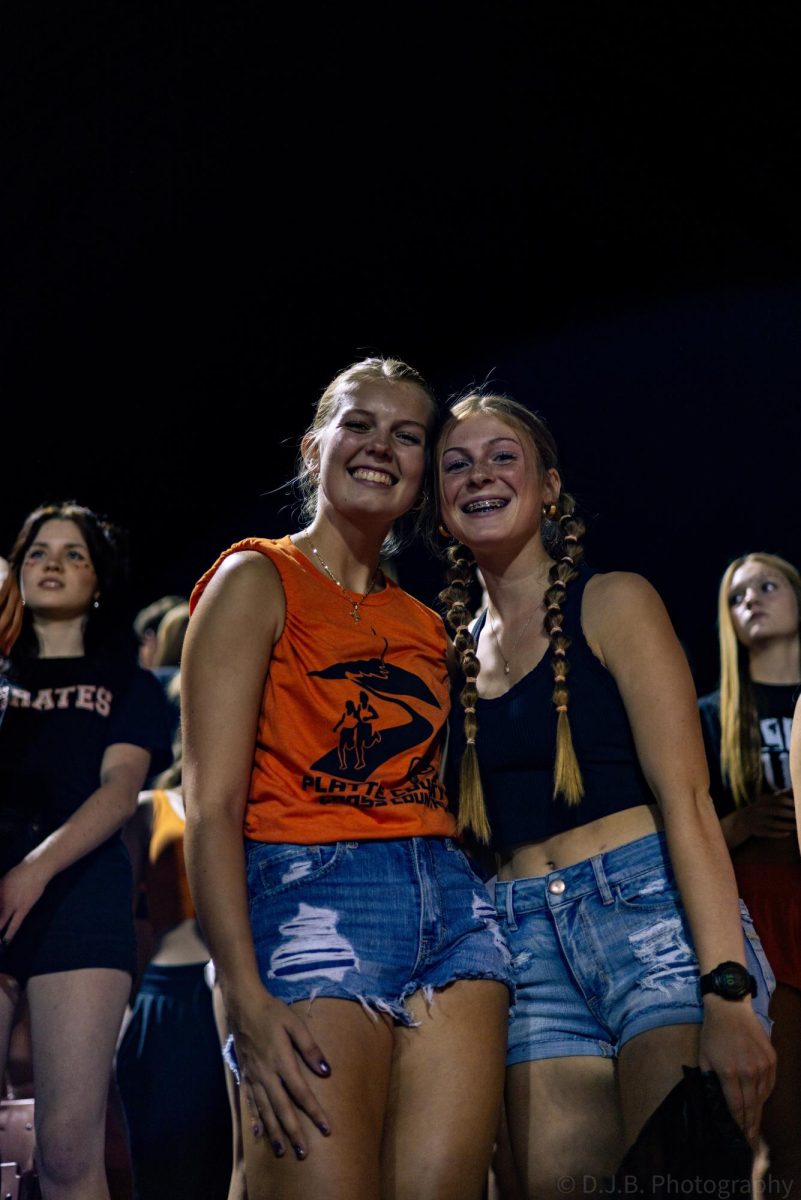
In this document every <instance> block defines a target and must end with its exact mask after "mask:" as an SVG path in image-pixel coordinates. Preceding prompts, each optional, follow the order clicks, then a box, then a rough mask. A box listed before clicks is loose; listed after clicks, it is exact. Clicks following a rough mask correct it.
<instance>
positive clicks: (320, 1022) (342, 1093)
mask: <svg viewBox="0 0 801 1200" xmlns="http://www.w3.org/2000/svg"><path fill="white" fill-rule="evenodd" d="M293 1007H294V1008H295V1009H296V1010H297V1011H298V1012H299V1013H300V1014H301V1015H302V1016H303V1018H304V1020H305V1021H306V1022H307V1023H308V1025H309V1029H310V1031H311V1034H312V1036H313V1037H314V1039H315V1041H316V1042H317V1044H318V1045H319V1046H322V1047H324V1049H325V1057H326V1059H327V1061H328V1062H329V1064H330V1066H331V1075H330V1077H329V1078H327V1079H319V1078H318V1077H317V1076H312V1075H311V1072H309V1076H310V1083H311V1086H312V1088H313V1090H314V1091H315V1093H316V1094H317V1095H318V1096H319V1097H320V1100H321V1102H322V1103H323V1105H324V1106H325V1109H326V1112H328V1113H329V1114H330V1117H331V1134H330V1136H329V1137H323V1136H322V1135H321V1133H320V1131H319V1129H317V1128H316V1127H315V1125H314V1124H313V1123H312V1122H311V1121H310V1120H309V1118H308V1117H306V1116H305V1114H303V1113H301V1114H300V1120H301V1123H302V1125H303V1131H304V1135H305V1141H306V1146H307V1147H308V1155H307V1157H306V1158H304V1159H303V1160H302V1161H300V1162H299V1161H298V1160H297V1159H296V1158H295V1156H294V1154H293V1153H292V1150H291V1147H287V1151H286V1153H285V1154H284V1156H283V1157H282V1158H276V1156H275V1154H274V1152H273V1148H272V1146H271V1144H270V1141H269V1139H268V1138H267V1137H266V1135H262V1136H260V1137H258V1138H257V1137H254V1135H253V1132H252V1125H253V1119H252V1117H251V1114H250V1112H249V1110H248V1106H247V1101H246V1098H245V1089H244V1088H240V1105H241V1111H242V1125H243V1140H244V1149H245V1177H246V1180H247V1194H248V1200H309V1198H310V1197H312V1196H313V1197H314V1200H355V1198H356V1197H358V1200H378V1197H379V1162H380V1149H381V1132H382V1129H383V1126H384V1115H385V1111H386V1106H387V1092H388V1088H389V1075H390V1066H391V1061H392V1049H393V1036H392V1026H391V1023H390V1021H389V1020H388V1019H387V1018H385V1017H383V1016H373V1015H371V1014H368V1013H366V1012H365V1010H364V1008H363V1007H362V1005H361V1004H360V1003H359V1002H358V1001H355V1000H340V999H330V998H329V999H326V998H320V999H318V1000H315V1001H313V1002H312V1003H310V1002H309V1001H308V1000H301V1001H299V1002H298V1003H297V1004H295V1005H293Z"/></svg>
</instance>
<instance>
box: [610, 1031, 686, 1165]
mask: <svg viewBox="0 0 801 1200" xmlns="http://www.w3.org/2000/svg"><path fill="white" fill-rule="evenodd" d="M700 1036H701V1026H700V1024H698V1025H664V1026H662V1027H661V1028H658V1029H649V1030H648V1031H647V1032H646V1033H641V1034H639V1035H638V1036H637V1037H633V1038H632V1039H631V1041H630V1042H627V1043H626V1044H625V1046H623V1048H622V1049H621V1051H620V1056H619V1059H618V1081H619V1086H620V1107H621V1110H622V1113H623V1132H624V1138H625V1143H626V1148H628V1147H629V1146H631V1145H632V1143H633V1142H634V1141H635V1140H636V1138H637V1134H638V1133H639V1132H640V1130H641V1129H642V1127H643V1125H644V1124H645V1122H646V1121H647V1120H648V1118H649V1117H650V1116H651V1114H652V1113H653V1112H655V1110H656V1109H657V1108H658V1107H659V1105H660V1104H661V1103H662V1101H663V1100H664V1098H665V1096H667V1094H668V1092H670V1091H671V1090H672V1089H673V1088H674V1087H675V1086H676V1084H677V1083H679V1082H680V1081H681V1078H682V1071H681V1068H682V1067H683V1066H684V1067H696V1066H697V1065H698V1043H699V1039H700Z"/></svg>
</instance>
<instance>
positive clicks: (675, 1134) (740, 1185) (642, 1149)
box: [614, 1067, 753, 1200]
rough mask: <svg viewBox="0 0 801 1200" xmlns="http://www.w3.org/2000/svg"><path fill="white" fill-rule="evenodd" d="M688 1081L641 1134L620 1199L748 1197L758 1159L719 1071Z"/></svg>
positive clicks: (620, 1172) (621, 1174)
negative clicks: (734, 1112)
mask: <svg viewBox="0 0 801 1200" xmlns="http://www.w3.org/2000/svg"><path fill="white" fill-rule="evenodd" d="M682 1070H683V1072H684V1078H683V1079H682V1081H681V1082H680V1083H677V1084H676V1086H675V1087H674V1088H673V1091H672V1092H669V1093H668V1095H667V1096H666V1097H665V1099H664V1100H663V1101H662V1103H661V1104H660V1105H659V1108H658V1109H657V1110H656V1112H654V1113H652V1114H651V1116H650V1117H649V1118H648V1120H647V1121H646V1123H645V1125H644V1126H643V1127H642V1129H641V1130H640V1133H639V1136H638V1137H637V1140H636V1142H635V1143H634V1145H633V1146H631V1147H630V1149H629V1150H628V1151H627V1153H626V1155H625V1157H624V1159H623V1161H622V1163H621V1164H620V1166H619V1167H618V1169H617V1172H616V1174H615V1192H614V1194H615V1195H616V1196H648V1197H653V1198H654V1200H663V1198H664V1200H667V1197H669V1196H717V1195H722V1196H745V1195H750V1190H749V1182H750V1179H751V1171H752V1167H753V1154H752V1151H751V1147H750V1146H749V1144H748V1142H747V1141H746V1138H745V1134H744V1133H743V1131H742V1130H741V1129H740V1127H739V1125H738V1124H737V1122H736V1121H735V1119H734V1117H733V1116H732V1115H731V1113H730V1111H729V1106H728V1105H727V1103H726V1101H725V1099H724V1096H723V1089H722V1088H721V1086H720V1081H719V1079H718V1077H717V1075H716V1074H715V1073H714V1071H708V1072H704V1071H701V1070H700V1068H699V1067H683V1068H682Z"/></svg>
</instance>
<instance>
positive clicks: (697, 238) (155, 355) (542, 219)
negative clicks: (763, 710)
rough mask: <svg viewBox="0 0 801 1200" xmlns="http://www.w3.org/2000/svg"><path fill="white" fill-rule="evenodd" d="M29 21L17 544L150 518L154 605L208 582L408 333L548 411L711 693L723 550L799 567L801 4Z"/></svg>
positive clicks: (29, 13)
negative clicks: (41, 534)
mask: <svg viewBox="0 0 801 1200" xmlns="http://www.w3.org/2000/svg"><path fill="white" fill-rule="evenodd" d="M21 13H22V15H21ZM4 22H5V28H4V29H3V30H2V46H3V50H2V54H3V57H4V60H5V61H4V63H3V79H4V80H5V84H4V90H5V99H4V105H3V107H4V111H5V118H4V121H3V126H4V129H3V135H4V145H3V162H4V171H3V182H2V195H1V197H0V198H1V199H2V205H3V214H4V215H3V222H2V224H3V239H4V242H5V246H4V251H3V260H4V265H3V271H2V274H3V293H4V303H3V310H4V311H3V321H2V343H3V344H2V349H3V357H4V363H5V366H4V369H3V376H4V380H5V384H4V387H3V394H4V398H3V400H2V419H1V422H0V429H2V434H3V456H2V457H3V476H4V480H5V486H4V488H3V496H4V500H3V505H2V510H1V511H0V544H2V546H3V547H4V548H7V547H8V545H9V543H10V541H11V539H12V537H13V534H14V532H15V530H16V528H17V527H18V525H19V524H20V522H21V520H22V518H23V516H24V515H25V513H26V512H27V511H28V510H29V509H30V508H31V507H33V506H34V505H35V504H37V503H39V502H41V501H43V500H49V499H55V498H63V497H65V496H75V497H77V498H78V499H80V500H81V501H82V502H84V503H88V504H90V505H92V506H93V507H97V508H100V509H101V510H103V511H106V512H108V513H110V514H111V515H112V516H113V517H114V518H115V519H116V520H118V521H120V522H122V523H123V524H125V525H127V526H128V527H129V528H130V530H131V533H132V541H133V550H134V560H135V566H136V575H135V586H134V592H133V595H132V603H133V604H135V605H137V606H138V605H140V604H142V603H145V602H147V601H149V600H150V599H152V598H154V597H155V596H157V595H160V594H161V593H162V592H166V591H178V592H186V591H187V590H188V589H189V587H190V586H191V584H192V582H193V581H194V579H195V578H197V576H198V575H199V574H200V573H201V572H202V570H203V569H204V568H205V567H206V566H207V565H208V563H209V562H210V561H211V560H212V559H213V558H214V557H215V555H216V554H217V552H218V551H219V550H220V549H221V548H222V547H223V546H225V545H227V544H229V543H230V542H231V541H233V540H234V539H235V538H237V537H240V536H244V535H247V534H254V533H262V534H267V535H277V534H280V533H283V532H286V531H287V529H289V528H291V527H293V525H292V516H291V512H290V511H289V510H288V509H287V507H286V506H287V504H288V503H289V501H288V499H287V497H286V496H285V495H283V494H281V493H278V494H275V493H274V491H273V489H275V488H276V487H278V485H279V484H280V483H281V481H282V480H283V479H285V478H286V477H288V476H289V475H290V474H291V473H292V470H293V458H294V443H295V441H296V439H297V437H298V436H299V435H300V433H301V432H302V430H303V428H304V427H305V425H306V423H307V421H308V419H309V416H310V414H311V407H312V404H313V402H314V400H315V399H316V397H317V395H318V394H319V392H320V391H321V390H322V388H323V387H324V386H325V384H326V383H327V381H328V380H329V379H330V378H331V376H333V374H335V373H336V371H337V370H339V369H341V368H342V367H344V366H345V365H347V364H348V363H349V362H350V361H352V360H353V359H355V358H357V357H361V356H362V355H364V354H365V353H373V352H378V353H383V354H397V355H399V356H401V357H403V358H406V359H408V360H409V361H410V362H412V363H413V364H414V365H415V366H417V367H418V368H419V369H420V370H421V371H422V372H423V373H424V374H425V375H426V376H427V377H428V378H429V379H430V380H431V382H432V383H433V385H434V386H435V388H436V390H437V391H438V392H439V394H440V395H441V396H442V397H443V398H446V397H447V396H448V395H449V394H451V393H452V392H455V391H457V390H461V389H462V388H464V387H465V386H466V385H467V384H468V383H471V382H480V381H485V380H487V379H491V380H492V382H493V383H494V385H495V386H497V387H498V388H503V389H506V390H508V391H510V392H511V394H513V395H515V396H516V397H517V398H518V399H521V400H524V401H525V402H526V403H528V404H530V405H531V406H532V407H535V408H537V409H539V410H540V411H542V412H543V413H544V415H545V416H546V417H547V419H548V420H549V422H550V424H551V426H552V428H553V429H554V432H555V433H556V436H557V439H558V441H559V444H560V447H561V450H562V456H563V460H564V475H565V480H566V483H567V485H568V486H569V487H570V489H571V490H573V491H574V492H576V493H578V495H579V496H580V498H581V500H582V503H583V508H584V511H585V513H587V514H588V515H589V516H590V517H591V518H592V519H591V521H590V533H589V536H588V541H587V544H588V557H589V559H590V560H591V561H592V562H594V563H596V564H597V565H599V566H601V567H606V568H617V567H625V568H630V569H635V570H639V571H642V572H643V573H645V574H646V575H648V576H649V578H651V579H652V580H653V581H654V582H655V583H656V585H657V586H658V587H659V588H660V590H661V591H662V593H663V595H664V596H665V598H666V600H667V602H668V606H669V608H670V611H671V613H672V615H673V617H674V621H675V623H676V626H677V629H678V631H679V634H680V636H681V638H682V640H683V642H684V644H685V646H686V647H687V649H688V652H689V654H690V658H691V661H692V664H693V666H694V669H695V671H696V676H697V681H698V683H699V686H700V687H701V688H702V690H703V689H706V688H709V687H711V686H712V685H713V683H714V677H715V672H716V644H715V628H714V625H715V596H716V586H717V580H718V578H719V576H720V573H721V571H722V569H723V568H724V566H725V565H726V562H727V561H728V560H729V559H730V558H731V557H732V556H733V555H734V554H736V553H739V552H742V551H745V550H749V549H758V548H759V549H768V550H772V551H776V552H779V553H781V554H784V555H785V556H786V557H788V558H790V559H791V560H794V561H795V562H796V563H798V562H799V561H801V544H800V543H801V536H800V535H799V522H798V519H797V510H798V503H797V496H798V486H797V476H798V472H797V462H798V447H799V433H801V420H800V419H799V406H798V398H799V386H798V385H799V376H801V353H799V318H801V244H800V243H801V238H800V236H799V227H800V226H799V212H800V211H801V207H800V206H799V200H801V196H800V195H799V189H798V186H797V184H796V180H795V174H796V160H797V157H798V135H797V128H798V118H799V104H798V100H799V97H798V90H797V83H796V79H797V76H798V70H797V45H798V37H797V35H798V29H797V23H796V21H795V19H794V16H793V14H792V6H789V5H788V6H775V7H772V6H749V7H747V8H746V7H745V6H742V7H739V8H738V6H737V5H726V6H723V5H715V6H712V5H708V6H705V5H693V6H689V5H688V6H681V5H659V6H657V5H637V6H634V5H630V6H629V5H626V6H618V5H598V4H594V5H573V4H558V5H553V4H551V5H544V4H524V3H516V2H509V0H506V2H497V3H486V4H482V5H477V4H459V5H456V4H453V5H451V4H431V3H429V4H428V5H425V6H423V5H414V4H412V5H410V4H405V5H400V4H391V3H390V4H383V5H373V6H371V7H367V6H365V7H360V6H355V5H345V6H340V5H327V6H324V7H323V6H321V7H319V8H318V7H311V6H308V5H303V4H298V5H295V6H294V7H293V8H291V9H289V8H281V7H277V6H273V7H268V6H266V5H264V4H255V3H254V4H237V3H230V4H227V5H225V6H223V5H219V6H212V5H209V4H204V3H202V2H201V3H198V4H196V5H194V6H191V7H190V6H189V5H178V4H169V3H154V2H150V3H147V2H142V3H139V4H137V5H136V6H133V5H131V6H125V5H115V4H109V3H104V4H99V3H98V4H90V3H87V2H86V0H75V2H74V3H73V4H71V5H69V6H61V7H59V8H56V6H53V7H52V9H51V8H50V7H47V8H44V7H40V6H38V5H35V4H32V5H29V6H26V7H25V8H24V10H20V12H18V13H16V14H13V13H9V11H8V10H7V11H6V15H5V17H4ZM401 573H402V578H403V581H404V583H406V584H407V586H409V587H410V588H411V589H412V590H413V591H416V592H417V593H418V594H420V595H421V596H422V597H423V598H424V599H426V600H428V601H430V600H431V599H432V598H433V596H434V594H435V592H436V590H437V588H438V568H437V567H436V566H433V565H432V564H431V563H429V562H428V561H427V560H426V559H425V557H424V555H423V554H422V552H420V551H414V552H412V553H410V554H408V555H407V556H406V559H405V561H404V562H402V564H401ZM632 636H636V631H632Z"/></svg>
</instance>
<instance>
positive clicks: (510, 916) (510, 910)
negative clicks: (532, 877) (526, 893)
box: [506, 879, 517, 929]
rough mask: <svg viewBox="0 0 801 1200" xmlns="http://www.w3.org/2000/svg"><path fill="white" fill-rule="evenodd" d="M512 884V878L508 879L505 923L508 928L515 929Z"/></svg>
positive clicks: (513, 882) (513, 883)
mask: <svg viewBox="0 0 801 1200" xmlns="http://www.w3.org/2000/svg"><path fill="white" fill-rule="evenodd" d="M514 886H515V881H514V879H510V880H509V882H508V883H507V884H506V924H507V925H508V927H509V928H510V929H517V921H516V920H515V901H514Z"/></svg>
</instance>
